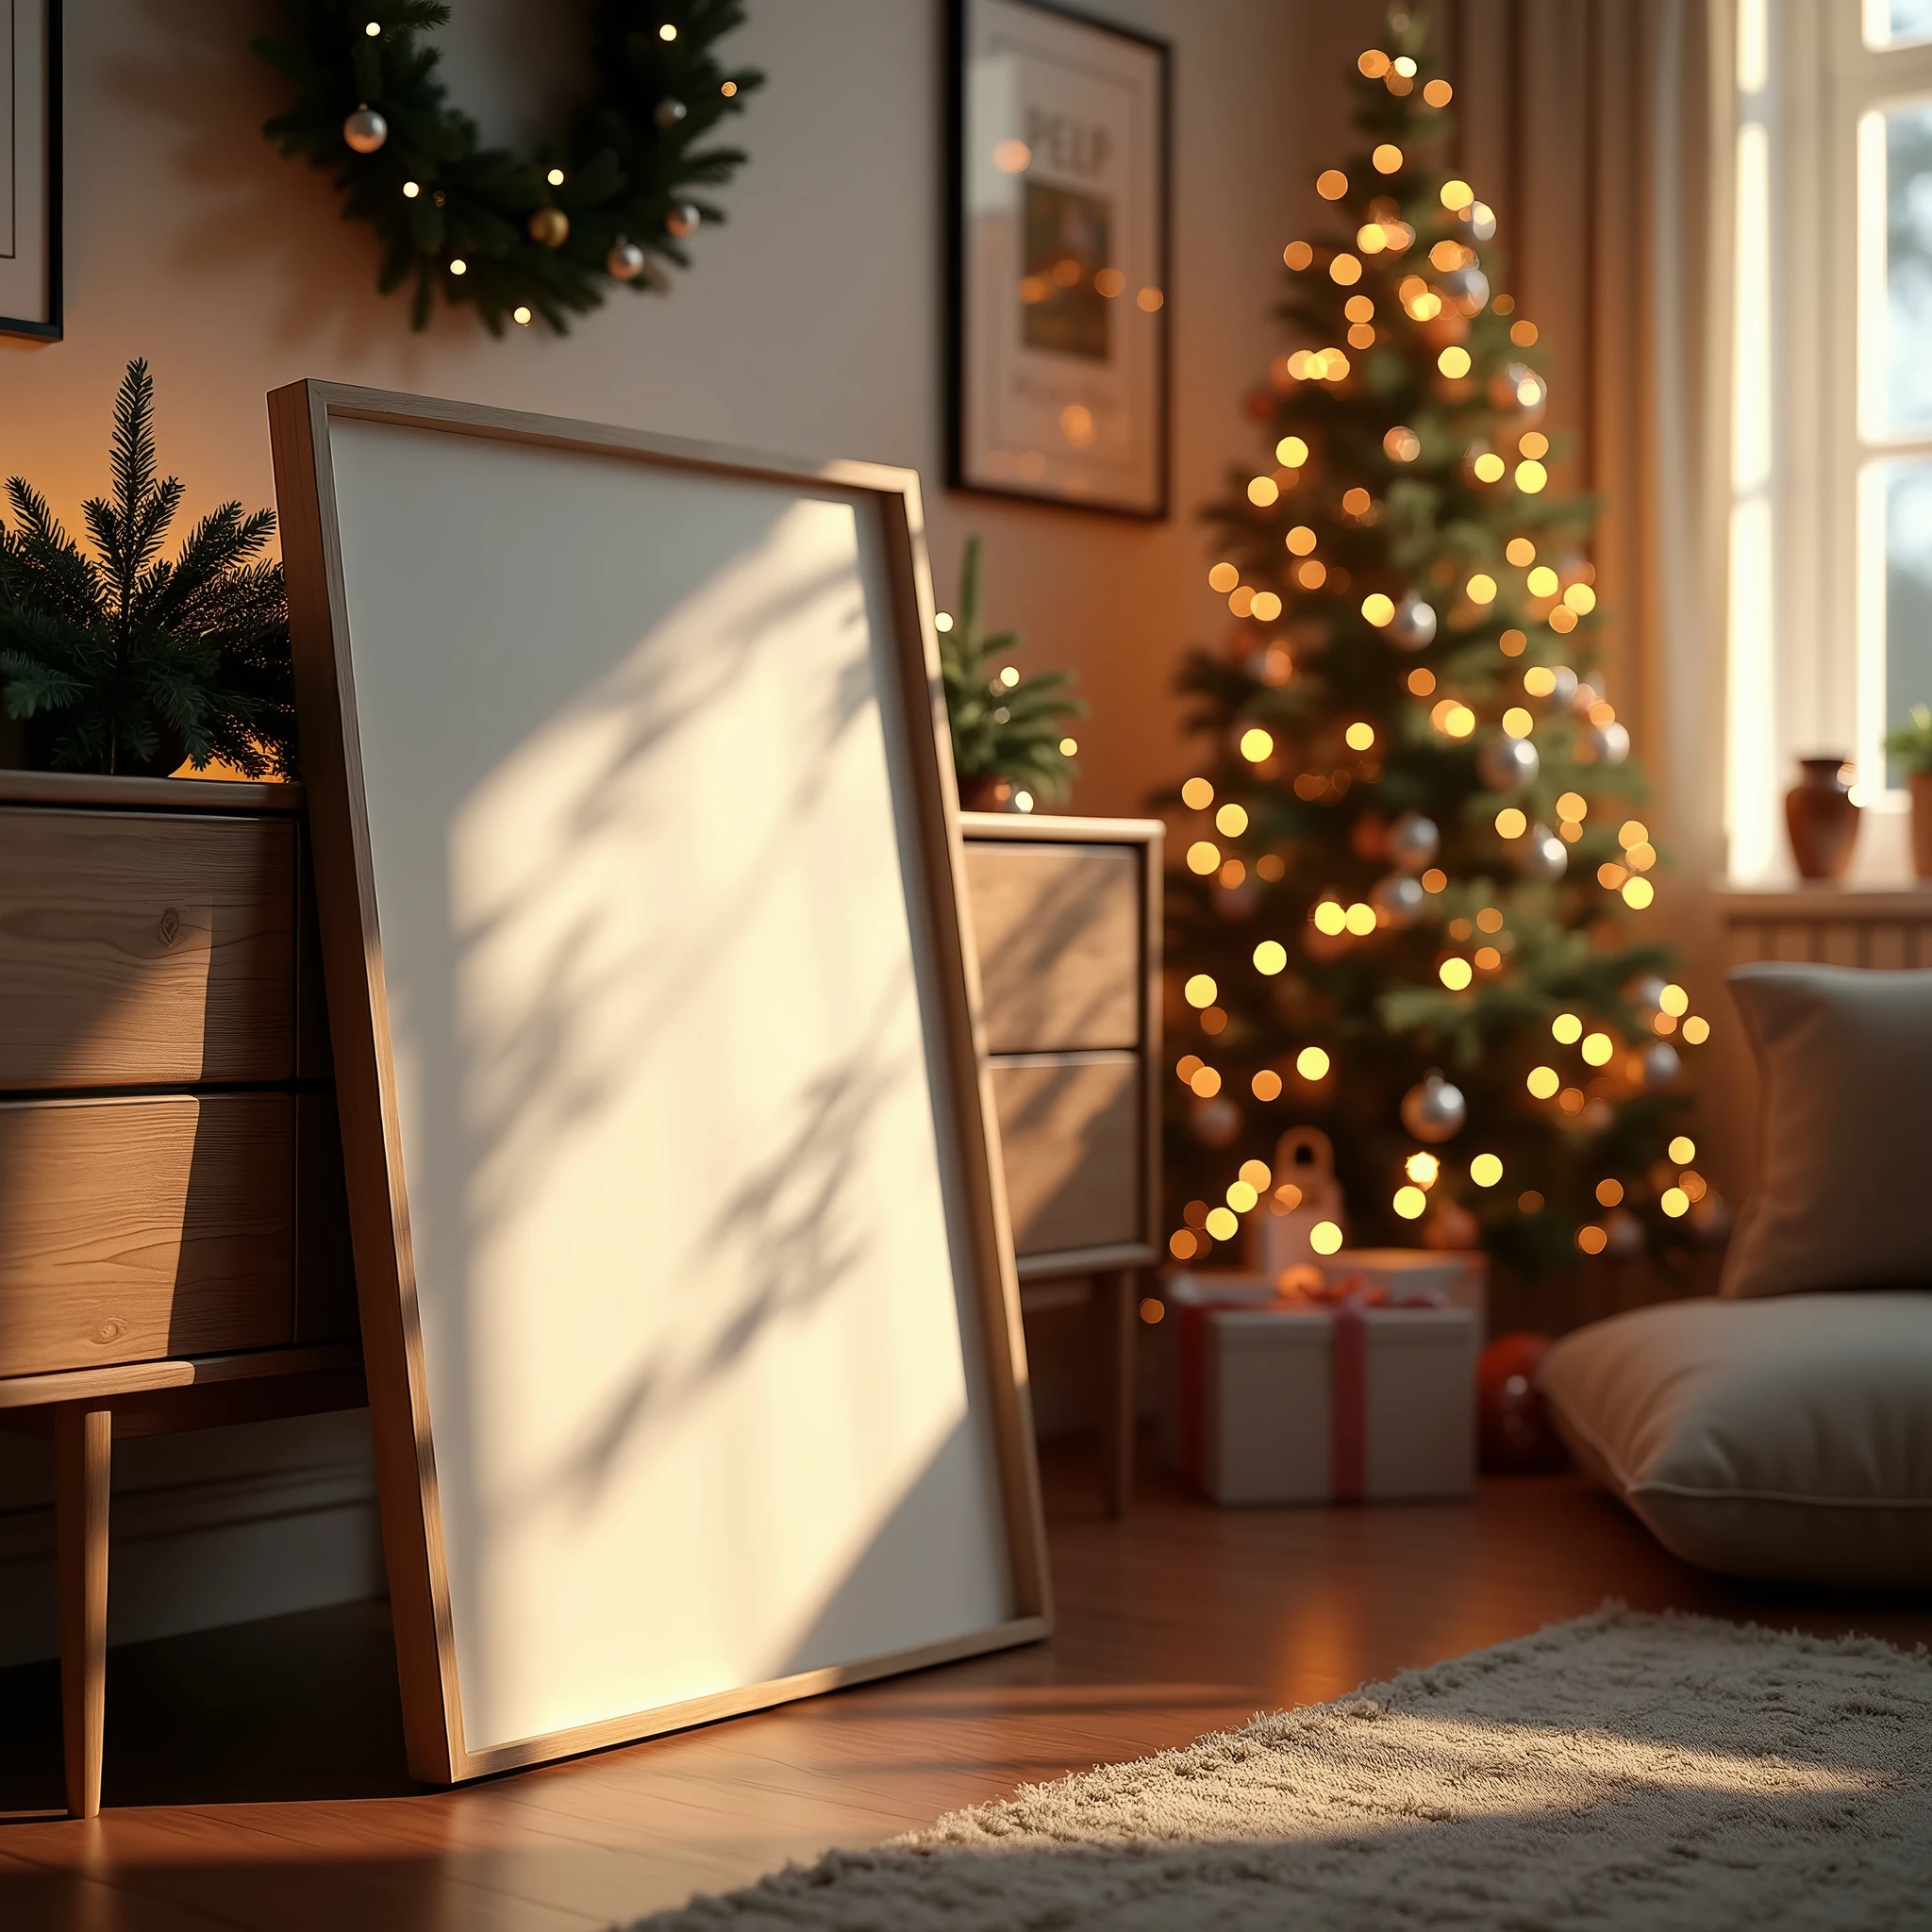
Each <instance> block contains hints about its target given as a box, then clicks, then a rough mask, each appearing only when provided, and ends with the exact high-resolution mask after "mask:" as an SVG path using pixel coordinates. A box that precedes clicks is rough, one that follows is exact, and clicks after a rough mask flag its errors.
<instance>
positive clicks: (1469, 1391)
mask: <svg viewBox="0 0 1932 1932" xmlns="http://www.w3.org/2000/svg"><path fill="white" fill-rule="evenodd" d="M1167 1301H1168V1317H1167V1320H1166V1321H1164V1322H1163V1323H1162V1324H1161V1327H1162V1329H1163V1331H1166V1335H1167V1357H1168V1358H1167V1362H1166V1365H1165V1366H1166V1374H1165V1375H1164V1377H1163V1380H1164V1382H1165V1385H1166V1386H1165V1390H1164V1393H1163V1404H1162V1408H1163V1415H1162V1423H1163V1429H1162V1434H1163V1438H1164V1441H1165V1445H1166V1447H1167V1450H1168V1455H1169V1458H1170V1460H1171V1461H1172V1462H1173V1463H1174V1465H1175V1466H1176V1467H1178V1468H1179V1469H1180V1470H1181V1471H1182V1472H1183V1474H1186V1475H1187V1477H1188V1478H1189V1480H1190V1481H1191V1482H1192V1483H1194V1484H1195V1485H1196V1487H1198V1488H1199V1489H1201V1490H1203V1491H1205V1492H1206V1493H1207V1494H1208V1495H1209V1496H1210V1497H1212V1498H1213V1500H1214V1501H1215V1502H1217V1503H1222V1504H1269V1503H1274V1504H1279V1503H1321V1502H1394V1501H1397V1500H1403V1499H1423V1498H1433V1497H1444V1496H1464V1495H1467V1494H1468V1493H1469V1492H1470V1491H1471V1490H1472V1489H1473V1488H1474V1482H1475V1361H1476V1352H1477V1348H1478V1345H1479V1338H1478V1333H1477V1326H1476V1320H1475V1317H1474V1314H1473V1313H1472V1312H1471V1311H1470V1310H1469V1309H1467V1308H1458V1307H1370V1306H1367V1305H1366V1304H1365V1303H1364V1302H1363V1301H1362V1300H1361V1299H1360V1298H1359V1297H1351V1298H1349V1299H1347V1300H1343V1301H1340V1302H1336V1303H1332V1304H1324V1303H1321V1302H1311V1301H1289V1300H1282V1299H1279V1298H1277V1297H1276V1296H1275V1295H1274V1291H1273V1288H1272V1285H1270V1284H1265V1283H1262V1284H1255V1283H1254V1282H1253V1278H1252V1277H1250V1278H1249V1281H1248V1283H1246V1284H1239V1285H1238V1281H1228V1280H1226V1279H1222V1280H1215V1279H1214V1278H1212V1277H1208V1276H1202V1275H1195V1276H1183V1277H1180V1278H1178V1279H1176V1280H1175V1281H1173V1282H1171V1283H1170V1284H1169V1288H1168V1295H1167Z"/></svg>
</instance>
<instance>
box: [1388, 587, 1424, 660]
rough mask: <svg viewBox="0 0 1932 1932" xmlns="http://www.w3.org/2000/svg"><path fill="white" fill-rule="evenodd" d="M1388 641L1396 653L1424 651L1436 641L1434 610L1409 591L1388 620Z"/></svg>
mask: <svg viewBox="0 0 1932 1932" xmlns="http://www.w3.org/2000/svg"><path fill="white" fill-rule="evenodd" d="M1388 635H1389V641H1390V642H1391V644H1393V645H1394V646H1395V648H1396V649H1397V650H1398V651H1424V650H1427V648H1428V647H1429V646H1430V645H1431V644H1432V643H1434V642H1435V641H1436V608H1435V606H1434V605H1433V604H1425V603H1424V602H1423V600H1422V599H1421V598H1420V597H1418V596H1417V595H1416V593H1415V592H1414V591H1409V593H1408V594H1407V596H1406V597H1405V598H1403V600H1402V602H1401V603H1400V604H1398V605H1397V606H1396V607H1395V615H1394V616H1393V617H1391V619H1390V620H1389V625H1388Z"/></svg>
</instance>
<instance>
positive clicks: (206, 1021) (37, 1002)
mask: <svg viewBox="0 0 1932 1932" xmlns="http://www.w3.org/2000/svg"><path fill="white" fill-rule="evenodd" d="M294 921H295V827H294V824H293V823H292V822H291V820H289V819H286V818H252V819H250V818H215V817H207V816H192V815H188V814H174V813H170V814H165V815H163V814H160V813H153V812H150V813H137V812H111V811H85V810H75V811H55V810H44V809H34V808H25V807H16V808H0V987H4V988H5V989H6V997H5V999H4V1000H0V1089H12V1090H15V1091H21V1090H32V1089H58V1088H62V1087H139V1086H158V1085H167V1084H183V1083H189V1082H196V1081H204V1080H209V1081H223V1080H285V1079H288V1078H290V1077H291V1075H292V1074H293V1073H294Z"/></svg>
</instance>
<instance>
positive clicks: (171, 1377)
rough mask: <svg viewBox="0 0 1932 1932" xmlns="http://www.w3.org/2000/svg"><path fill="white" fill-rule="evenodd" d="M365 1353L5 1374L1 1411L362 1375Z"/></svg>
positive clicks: (330, 1349) (187, 1359) (260, 1354)
mask: <svg viewBox="0 0 1932 1932" xmlns="http://www.w3.org/2000/svg"><path fill="white" fill-rule="evenodd" d="M360 1366H361V1351H360V1349H359V1348H358V1347H356V1346H354V1345H350V1344H340V1343H339V1344H334V1345H330V1346H325V1347H319V1348H268V1349H258V1350H250V1351H249V1352H247V1353H245V1354H241V1355H218V1356H208V1357H192V1356H181V1357H165V1358H163V1359H162V1360H159V1361H151V1362H125V1363H121V1364H118V1365H117V1366H115V1367H113V1368H105V1369H70V1370H66V1371H62V1372H60V1373H57V1374H44V1375H0V1411H8V1410H12V1409H20V1408H39V1407H44V1406H46V1405H47V1404H49V1403H68V1402H92V1401H94V1400H96V1399H97V1398H111V1399H113V1400H114V1401H116V1402H118V1401H119V1400H120V1399H121V1398H123V1397H126V1396H136V1395H141V1394H144V1393H146V1392H147V1391H153V1390H173V1389H189V1388H196V1387H210V1386H214V1385H219V1384H221V1383H225V1382H234V1381H247V1380H254V1379H257V1378H259V1377H262V1376H278V1375H289V1376H298V1375H308V1374H328V1373H334V1372H336V1371H339V1370H343V1369H353V1370H359V1368H360Z"/></svg>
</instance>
